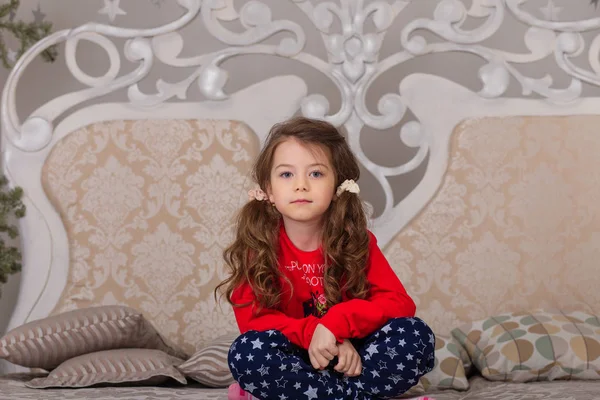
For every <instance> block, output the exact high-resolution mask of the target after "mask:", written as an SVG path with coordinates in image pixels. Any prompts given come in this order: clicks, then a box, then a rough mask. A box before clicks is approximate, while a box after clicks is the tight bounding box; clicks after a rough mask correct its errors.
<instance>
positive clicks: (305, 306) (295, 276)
mask: <svg viewBox="0 0 600 400" xmlns="http://www.w3.org/2000/svg"><path fill="white" fill-rule="evenodd" d="M369 238H370V241H369V257H368V261H367V267H366V273H367V279H368V281H369V283H370V290H369V294H368V295H367V297H366V298H365V299H364V300H362V299H348V297H347V296H346V295H345V294H343V295H342V299H343V301H342V302H341V303H339V304H336V305H334V306H333V307H330V308H329V309H327V308H326V302H325V296H324V292H323V269H324V268H325V261H324V257H323V253H322V251H321V249H317V250H314V251H302V250H299V249H298V248H296V246H294V244H293V243H292V242H291V240H290V238H289V237H288V235H287V233H286V232H285V229H284V227H283V225H282V227H281V230H280V234H279V246H280V251H279V268H280V269H281V271H282V272H283V273H284V274H285V275H286V276H287V277H288V278H289V279H290V281H291V282H292V284H293V287H294V290H293V297H292V298H291V299H290V296H289V294H290V290H289V285H286V283H285V281H283V280H282V286H283V288H284V289H283V293H282V296H281V304H280V305H279V307H277V309H265V308H263V309H261V310H260V311H259V312H258V313H257V312H256V310H257V309H258V308H257V307H256V306H255V305H254V300H255V299H256V298H255V296H254V293H253V292H252V290H251V289H250V285H249V284H248V283H243V284H242V285H240V286H239V287H238V288H236V289H235V290H234V292H233V294H232V301H233V302H234V303H235V304H247V303H249V305H247V306H243V307H234V308H233V310H234V313H235V318H236V320H237V323H238V326H239V328H240V331H241V333H245V332H247V331H249V330H257V331H265V330H269V329H277V330H279V331H281V332H282V333H283V334H284V335H285V336H286V337H287V338H288V339H289V340H290V341H291V342H292V343H294V344H296V345H298V346H300V347H303V348H305V349H308V347H309V345H310V341H311V339H312V336H313V332H314V331H315V328H316V327H317V325H318V324H323V325H324V326H325V327H326V328H327V329H329V330H330V331H331V332H332V333H333V334H334V335H335V337H336V339H337V340H338V341H339V342H342V341H343V340H344V339H349V338H362V337H365V336H367V335H369V334H371V333H372V332H374V331H375V330H377V329H379V328H380V327H382V326H383V325H384V324H385V323H386V322H387V321H388V320H389V319H390V318H398V317H413V316H414V315H415V303H414V302H413V300H412V299H411V298H410V296H409V295H408V294H407V293H406V290H405V289H404V286H403V285H402V283H401V282H400V280H399V279H398V277H397V276H396V274H395V273H394V271H393V270H392V268H391V267H390V265H389V263H388V262H387V260H386V259H385V257H384V255H383V253H382V252H381V250H380V249H379V247H378V246H377V239H375V236H374V235H373V234H372V233H371V232H369Z"/></svg>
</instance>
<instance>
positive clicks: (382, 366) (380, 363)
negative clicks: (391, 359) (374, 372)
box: [379, 361, 387, 369]
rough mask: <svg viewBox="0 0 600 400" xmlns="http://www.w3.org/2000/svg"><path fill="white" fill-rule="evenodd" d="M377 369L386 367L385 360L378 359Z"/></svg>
mask: <svg viewBox="0 0 600 400" xmlns="http://www.w3.org/2000/svg"><path fill="white" fill-rule="evenodd" d="M379 369H387V363H386V362H385V361H379Z"/></svg>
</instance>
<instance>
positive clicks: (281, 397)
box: [279, 393, 287, 400]
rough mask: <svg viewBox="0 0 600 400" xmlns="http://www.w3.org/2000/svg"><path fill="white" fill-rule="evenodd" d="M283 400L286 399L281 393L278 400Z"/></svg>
mask: <svg viewBox="0 0 600 400" xmlns="http://www.w3.org/2000/svg"><path fill="white" fill-rule="evenodd" d="M285 399H287V396H286V395H285V394H283V393H282V394H280V395H279V400H285Z"/></svg>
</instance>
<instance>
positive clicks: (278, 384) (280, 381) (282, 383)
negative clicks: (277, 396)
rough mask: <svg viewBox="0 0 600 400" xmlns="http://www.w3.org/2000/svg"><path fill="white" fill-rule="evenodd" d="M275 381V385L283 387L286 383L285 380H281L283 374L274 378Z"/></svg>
mask: <svg viewBox="0 0 600 400" xmlns="http://www.w3.org/2000/svg"><path fill="white" fill-rule="evenodd" d="M275 383H277V387H278V388H285V384H286V383H287V380H286V381H284V380H283V376H282V377H281V378H279V379H275Z"/></svg>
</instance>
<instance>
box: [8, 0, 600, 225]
mask: <svg viewBox="0 0 600 400" xmlns="http://www.w3.org/2000/svg"><path fill="white" fill-rule="evenodd" d="M552 1H553V0H549V2H550V3H549V6H548V7H547V8H548V9H547V10H546V11H547V12H545V16H546V18H545V19H540V18H538V17H536V16H534V15H532V14H531V13H530V12H528V11H525V10H524V9H523V7H522V6H523V4H524V2H525V0H472V1H470V2H468V3H470V7H468V8H467V6H466V5H465V3H464V2H462V1H459V0H441V1H439V2H438V4H437V6H436V7H435V10H434V12H433V16H432V18H418V19H415V20H413V21H411V22H409V23H408V24H407V25H406V26H404V27H403V29H402V31H401V34H400V38H399V39H400V46H399V49H398V51H397V52H396V53H394V54H391V55H389V56H388V57H386V58H385V59H383V60H380V59H379V53H380V47H381V44H382V41H383V39H384V36H385V35H386V33H387V32H388V30H389V27H390V26H391V25H392V23H393V22H394V20H395V19H396V18H397V16H398V15H399V14H400V13H401V12H402V11H403V10H404V9H405V7H406V6H407V5H408V4H409V3H410V2H409V1H408V0H389V1H384V0H377V1H370V2H366V1H364V0H339V2H336V1H318V2H317V1H311V0H290V4H291V5H294V6H295V7H297V8H298V9H299V10H300V11H301V12H303V13H304V14H305V15H306V16H307V17H308V19H309V20H310V21H311V23H312V24H313V25H314V28H316V29H317V30H318V32H319V33H320V35H321V38H322V40H323V43H324V45H325V48H326V50H327V59H321V58H319V57H316V56H314V55H312V54H309V53H308V52H306V51H305V45H306V37H305V30H304V29H305V28H303V27H302V26H301V25H299V23H297V22H294V21H289V20H277V19H274V18H273V15H272V12H271V9H270V8H269V7H268V6H267V5H266V4H265V3H263V2H261V1H258V0H250V1H247V2H245V3H244V4H243V5H242V6H241V7H240V10H239V12H238V11H237V10H236V9H235V7H234V5H233V0H203V1H202V0H179V1H178V3H179V4H180V5H181V6H182V7H183V8H184V9H185V10H186V13H185V14H184V15H183V16H182V17H181V18H179V19H178V20H176V21H174V22H171V23H169V24H166V25H164V26H161V27H158V28H154V29H146V30H135V29H125V28H117V27H114V26H109V25H102V24H95V23H94V24H86V25H83V26H81V27H79V28H76V29H73V30H66V31H61V32H57V33H56V34H54V35H51V36H50V37H48V38H46V39H44V40H43V41H42V42H40V43H38V44H37V45H35V46H34V47H33V48H32V49H30V51H29V52H28V53H26V54H25V55H24V57H22V58H21V60H19V62H18V64H17V66H16V67H15V68H14V69H13V72H12V73H11V76H10V77H9V79H8V82H7V88H6V89H5V91H4V94H3V99H2V114H3V120H4V121H5V122H8V126H6V127H5V129H6V132H7V137H8V138H9V139H10V140H11V141H12V142H13V143H14V144H15V145H16V146H17V147H19V148H21V149H22V150H25V151H37V150H39V149H40V148H43V147H44V146H45V145H46V144H47V143H48V141H49V140H50V137H51V132H52V129H51V128H52V121H53V119H55V118H56V117H57V116H58V115H60V114H61V113H63V112H64V111H66V110H67V109H68V108H70V107H72V106H74V105H75V104H77V103H80V102H82V101H84V100H88V99H91V98H94V97H98V96H101V95H103V94H106V93H109V92H112V91H114V90H117V89H120V88H127V94H128V98H129V100H130V102H131V103H132V105H133V106H136V107H142V108H144V107H151V106H155V105H157V104H159V103H162V102H165V101H168V100H170V99H173V98H178V99H185V98H186V97H187V93H188V91H189V89H190V87H192V85H194V84H196V86H197V88H198V90H199V91H200V92H201V93H202V95H203V96H205V97H206V98H207V99H210V100H222V99H226V98H227V94H226V93H225V91H224V89H223V88H224V86H225V83H226V82H227V79H228V73H227V71H226V70H225V69H223V68H222V67H221V64H222V63H223V62H224V61H225V60H227V59H229V58H231V57H237V56H244V55H246V54H264V55H274V56H279V57H286V58H290V59H293V60H295V61H297V62H300V63H303V64H306V65H308V66H310V67H311V68H314V69H316V70H318V71H320V72H321V73H323V74H324V75H325V76H327V77H328V78H329V79H330V80H331V81H332V82H333V83H334V84H335V85H336V87H337V89H338V90H339V92H340V93H341V98H342V103H341V106H340V109H339V110H330V105H329V102H328V100H327V99H326V98H325V97H324V96H323V95H321V94H316V93H313V94H309V95H308V96H307V97H306V98H305V99H304V100H303V101H302V103H301V110H302V113H303V114H304V115H306V116H309V117H314V118H322V119H325V120H327V121H329V122H331V123H333V124H335V125H336V126H344V127H345V128H346V131H347V132H348V136H349V137H348V141H349V143H350V145H351V147H352V149H353V150H354V152H355V153H356V155H357V157H358V159H359V160H360V162H361V163H362V164H363V166H364V167H365V168H366V169H367V170H368V171H369V172H370V173H371V174H372V175H373V176H374V177H375V178H376V179H377V181H378V182H379V184H380V185H381V187H382V189H383V191H384V193H385V195H386V202H385V206H384V209H383V211H382V212H381V213H379V215H378V216H377V217H376V218H375V220H374V223H375V225H377V224H378V223H379V222H381V221H383V220H385V219H388V218H389V216H390V214H393V213H396V212H399V207H400V206H401V203H400V204H396V203H395V201H394V196H393V193H392V188H391V186H390V183H389V178H390V177H394V176H398V175H402V174H406V173H409V172H410V171H413V170H414V169H415V168H417V167H418V166H419V165H421V164H422V163H423V162H424V160H425V159H426V156H427V154H428V152H429V149H430V148H431V145H432V140H433V138H432V135H431V134H430V133H429V132H427V131H426V129H425V128H424V127H423V126H422V125H421V123H420V122H419V121H418V120H413V121H408V122H406V123H405V124H404V125H403V126H401V127H400V128H399V137H400V139H401V140H402V142H403V143H404V144H406V145H407V146H409V147H414V148H416V149H417V151H416V154H415V155H414V156H413V158H412V159H411V160H409V161H408V162H406V163H404V164H402V165H398V166H394V167H388V166H383V165H380V164H378V163H377V162H376V161H374V160H371V159H369V158H368V157H367V156H366V154H365V153H364V152H363V151H362V149H361V146H360V140H359V137H360V134H361V131H362V130H363V128H364V127H365V126H367V127H370V128H373V129H376V130H385V129H390V128H394V127H396V126H397V125H398V124H399V123H400V122H401V121H402V120H403V118H404V117H405V116H406V113H407V110H408V109H409V108H410V104H409V103H407V99H405V98H403V97H402V95H401V94H400V93H399V92H391V93H387V94H385V95H383V96H382V97H381V98H380V99H379V100H378V104H377V114H373V113H371V112H370V111H369V110H368V109H367V106H366V104H365V102H366V100H365V97H366V92H367V90H368V89H369V87H370V86H371V85H372V83H373V82H374V81H375V80H376V79H377V78H378V77H380V76H381V75H382V74H383V73H384V72H386V71H388V70H389V69H390V68H393V67H395V66H398V65H400V64H402V63H405V62H407V61H409V60H411V59H414V58H415V57H420V56H422V55H425V54H431V53H447V52H466V53H470V54H474V55H476V56H479V57H481V58H482V59H483V60H485V63H484V65H483V66H482V67H481V68H480V70H479V78H480V80H481V82H482V89H481V91H480V95H481V96H482V97H485V98H497V97H500V96H503V95H505V93H506V91H507V89H508V87H509V84H510V82H511V80H515V81H516V82H517V83H518V84H519V85H520V86H521V89H522V94H523V95H524V96H529V95H533V94H535V95H537V96H541V97H543V98H545V99H547V100H549V101H552V102H554V103H567V102H571V101H573V100H575V99H577V98H578V97H580V96H581V93H582V87H583V82H586V83H589V84H593V85H598V86H600V35H598V36H596V37H595V38H594V39H593V40H592V41H591V43H590V45H589V49H588V59H589V63H590V69H589V70H586V69H583V68H581V67H578V66H576V65H575V63H574V61H573V59H574V58H575V57H577V56H578V55H580V54H582V52H584V51H585V50H586V43H585V41H584V39H583V36H582V33H583V32H587V31H590V30H595V29H598V28H599V27H600V18H591V19H587V20H583V21H568V22H560V21H556V20H555V19H556V18H555V15H554V13H555V9H554V8H552V7H550V6H551V5H552ZM509 17H510V18H513V19H516V20H518V21H520V22H522V23H524V24H526V26H527V27H528V28H527V30H526V32H525V34H524V37H523V39H524V44H525V47H526V48H527V51H528V52H527V53H512V52H509V51H506V50H500V49H496V48H493V47H490V46H488V45H486V41H487V40H488V39H489V38H490V37H492V36H493V35H495V34H497V33H498V32H499V30H500V29H501V28H502V27H503V26H504V22H505V20H506V19H507V18H509ZM194 18H199V19H200V20H201V21H202V22H203V23H204V25H205V27H206V29H207V31H208V32H209V33H210V34H211V35H212V36H214V37H215V38H217V39H218V40H220V41H221V42H222V43H224V44H225V45H226V46H227V47H225V48H223V49H222V50H218V51H215V52H212V53H204V54H200V55H197V56H188V57H183V56H181V53H182V49H183V45H184V39H183V37H182V36H181V35H180V33H178V30H179V29H180V28H182V27H183V26H184V25H186V24H187V23H188V22H190V21H191V20H192V19H194ZM473 19H477V20H478V21H481V22H480V23H479V25H478V26H476V27H475V28H469V29H467V28H466V26H467V24H466V23H467V21H472V20H473ZM233 20H239V22H240V24H241V26H242V28H243V29H242V31H241V32H238V31H236V32H233V31H231V30H229V29H227V28H226V24H223V22H224V21H228V22H230V21H233ZM336 20H337V22H338V23H336V24H334V22H335V21H336ZM367 21H368V22H369V24H367ZM334 26H338V27H339V30H338V31H334V28H333V27H334ZM368 26H373V27H374V29H371V31H367V30H368V29H367V27H368ZM312 28H313V27H310V28H308V29H312ZM423 32H429V33H432V34H433V36H435V37H436V38H438V39H439V40H437V41H435V42H428V40H427V39H426V38H425V36H424V35H423ZM281 33H283V35H281V36H282V39H281V40H279V42H278V43H277V44H267V43H265V42H266V41H267V39H269V38H272V37H273V36H274V35H278V34H281ZM110 37H120V38H128V39H129V40H128V41H127V43H126V47H125V57H126V58H127V59H128V60H130V61H133V62H135V63H137V64H138V66H137V68H136V69H135V70H134V71H132V72H130V73H128V74H126V75H123V76H119V71H120V66H121V60H120V55H119V53H118V51H117V49H116V48H115V46H114V44H113V43H112V41H111V40H110V39H109V38H110ZM80 40H87V41H92V42H94V43H95V44H97V45H99V46H100V47H102V48H103V49H104V50H105V52H106V54H107V56H108V58H109V61H110V67H109V69H108V71H107V72H106V73H105V74H104V75H103V76H101V77H92V76H89V75H87V74H85V73H84V72H83V71H82V70H81V69H80V68H79V66H78V64H77V61H76V58H75V52H76V48H77V44H78V42H79V41H80ZM61 41H66V52H65V53H66V59H67V66H68V68H69V70H70V71H71V73H72V74H73V76H74V77H75V78H76V79H77V80H78V81H79V82H81V83H82V84H84V85H86V86H87V88H86V89H83V90H81V91H79V92H76V93H70V94H68V95H66V96H67V97H65V96H63V98H62V99H61V102H60V107H58V108H57V107H56V104H58V103H56V104H54V107H50V106H48V107H45V108H44V107H42V108H40V109H39V110H37V111H36V112H34V114H33V115H32V116H31V117H30V118H29V119H28V120H27V121H26V122H25V123H24V124H23V126H20V124H19V121H18V118H17V114H16V111H15V109H14V107H15V101H14V95H15V91H14V89H15V85H16V82H17V81H18V79H19V77H20V76H21V74H22V71H23V69H24V67H25V66H26V65H27V64H28V63H29V62H31V60H32V59H33V58H34V57H35V56H36V55H37V54H39V53H40V52H41V51H43V50H44V49H46V48H48V47H49V46H51V45H53V44H56V43H59V42H61ZM547 57H554V59H555V60H556V64H557V65H558V66H559V67H560V68H561V69H562V70H563V71H564V72H565V73H566V74H567V75H568V76H570V77H571V81H570V83H569V84H568V85H567V87H565V88H556V87H553V84H554V83H553V78H552V76H551V75H549V74H548V75H546V76H544V77H542V78H532V77H529V76H526V75H525V74H523V73H522V72H520V71H519V69H518V68H516V65H517V64H526V63H533V62H536V61H539V60H543V59H545V58H547ZM154 58H156V59H158V60H159V61H160V62H162V63H164V64H166V65H168V66H172V67H195V69H194V70H193V72H192V73H191V74H190V75H189V76H188V77H187V78H185V79H183V80H181V81H179V82H166V81H164V80H162V79H159V80H157V82H156V91H155V92H154V93H143V92H142V91H141V89H140V87H139V86H138V82H140V81H141V80H142V79H143V78H144V77H146V76H147V74H148V72H149V70H150V68H151V66H152V64H153V62H154ZM50 109H52V112H50V111H49V110H50ZM35 135H37V136H36V138H35V140H32V138H31V137H32V136H35Z"/></svg>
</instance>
